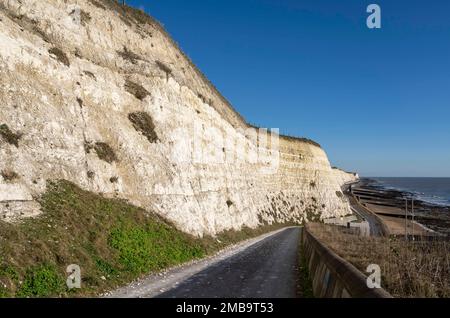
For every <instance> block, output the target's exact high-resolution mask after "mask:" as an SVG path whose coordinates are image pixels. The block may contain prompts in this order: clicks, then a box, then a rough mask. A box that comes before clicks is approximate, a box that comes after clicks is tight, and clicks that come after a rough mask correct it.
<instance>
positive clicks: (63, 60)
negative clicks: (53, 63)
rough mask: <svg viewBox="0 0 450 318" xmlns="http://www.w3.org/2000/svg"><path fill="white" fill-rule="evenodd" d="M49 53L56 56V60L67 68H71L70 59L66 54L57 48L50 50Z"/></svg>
mask: <svg viewBox="0 0 450 318" xmlns="http://www.w3.org/2000/svg"><path fill="white" fill-rule="evenodd" d="M48 53H50V54H53V55H54V56H56V59H57V60H58V61H60V62H61V63H63V64H64V65H65V66H67V67H68V66H70V61H69V58H68V57H67V55H66V53H64V52H63V51H62V50H61V49H58V48H57V47H54V48H51V49H50V50H48Z"/></svg>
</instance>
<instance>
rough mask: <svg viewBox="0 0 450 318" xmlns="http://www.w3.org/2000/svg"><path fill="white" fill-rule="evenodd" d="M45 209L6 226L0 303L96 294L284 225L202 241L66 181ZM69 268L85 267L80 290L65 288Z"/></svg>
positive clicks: (1, 240) (53, 190) (52, 186)
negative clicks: (0, 299)
mask: <svg viewBox="0 0 450 318" xmlns="http://www.w3.org/2000/svg"><path fill="white" fill-rule="evenodd" d="M40 203H41V206H42V212H43V213H42V214H41V215H40V216H39V217H37V218H34V219H26V220H24V221H22V222H21V223H17V224H10V223H5V222H3V221H0V286H1V287H0V297H11V296H16V297H67V296H76V297H84V296H93V295H98V294H100V293H102V292H105V291H108V290H112V289H114V288H117V287H119V286H123V285H125V284H127V283H129V282H131V281H133V280H135V279H137V278H140V277H142V276H143V275H146V274H149V273H153V272H157V271H159V270H161V269H164V268H167V267H169V266H172V265H177V264H180V263H183V262H186V261H189V260H192V259H196V258H201V257H204V256H206V255H208V254H212V253H214V252H216V251H218V250H220V249H222V248H224V247H226V246H227V245H229V244H232V243H235V242H238V241H242V240H244V239H248V238H250V237H254V236H257V235H260V234H263V233H265V232H267V231H271V230H275V229H277V228H280V227H281V226H283V225H271V226H263V227H260V228H258V229H248V228H245V229H243V230H241V231H238V232H237V231H227V232H224V233H222V234H221V235H219V236H218V237H217V238H212V237H205V238H202V239H200V238H196V237H193V236H191V235H188V234H186V233H183V232H181V231H179V230H177V229H176V228H175V227H174V226H173V225H172V224H170V223H169V222H167V221H165V220H164V219H162V218H161V217H159V216H157V215H156V214H153V213H151V212H148V211H145V210H143V209H140V208H137V207H135V206H132V205H130V204H128V203H127V202H125V201H123V200H116V199H107V198H104V197H102V196H100V195H97V194H94V193H91V192H87V191H83V190H81V189H80V188H78V187H77V186H75V185H74V184H72V183H70V182H67V181H58V182H49V183H48V185H47V192H46V193H45V194H44V195H43V196H42V197H41V199H40ZM70 264H78V265H79V266H80V267H81V275H82V288H81V289H75V290H71V291H69V290H67V288H66V286H65V278H66V277H67V274H66V272H65V270H66V268H67V266H68V265H70ZM5 286H6V287H5Z"/></svg>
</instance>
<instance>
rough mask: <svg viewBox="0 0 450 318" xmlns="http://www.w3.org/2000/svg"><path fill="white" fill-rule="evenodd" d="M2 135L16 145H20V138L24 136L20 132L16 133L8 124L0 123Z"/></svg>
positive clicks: (0, 134) (0, 135)
mask: <svg viewBox="0 0 450 318" xmlns="http://www.w3.org/2000/svg"><path fill="white" fill-rule="evenodd" d="M0 137H2V139H3V140H5V141H6V142H7V143H9V144H10V145H14V146H16V147H19V140H20V138H21V137H22V135H21V134H19V133H14V132H12V131H11V129H9V127H8V125H6V124H2V125H0Z"/></svg>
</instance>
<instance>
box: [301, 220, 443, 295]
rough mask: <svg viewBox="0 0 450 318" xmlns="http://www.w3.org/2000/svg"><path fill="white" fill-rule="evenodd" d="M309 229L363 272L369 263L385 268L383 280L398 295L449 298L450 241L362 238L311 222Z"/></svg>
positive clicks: (383, 283) (333, 227)
mask: <svg viewBox="0 0 450 318" xmlns="http://www.w3.org/2000/svg"><path fill="white" fill-rule="evenodd" d="M308 229H309V230H310V231H311V232H312V233H313V234H314V236H316V237H317V238H318V239H319V240H320V241H321V242H323V243H324V244H326V245H327V246H328V247H330V248H331V249H332V250H333V251H334V252H336V253H337V254H338V255H339V256H341V257H343V258H344V259H346V260H347V261H349V262H350V263H352V264H353V265H354V266H355V267H357V268H358V269H359V270H360V271H361V272H363V273H365V272H366V268H367V266H368V265H369V264H378V265H379V266H380V268H381V273H382V277H381V283H382V286H383V288H385V289H386V290H387V291H388V292H389V293H391V295H393V296H394V297H449V296H450V267H449V262H450V243H449V242H447V241H417V242H410V241H404V240H398V239H395V238H387V237H362V236H358V235H354V234H351V233H349V232H347V230H346V229H345V228H340V227H336V226H330V225H324V224H313V223H310V224H308Z"/></svg>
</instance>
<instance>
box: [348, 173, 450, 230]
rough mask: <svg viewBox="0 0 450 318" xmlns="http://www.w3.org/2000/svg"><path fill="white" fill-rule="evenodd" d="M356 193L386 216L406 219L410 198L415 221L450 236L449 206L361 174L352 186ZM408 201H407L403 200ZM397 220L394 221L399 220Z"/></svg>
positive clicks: (376, 211)
mask: <svg viewBox="0 0 450 318" xmlns="http://www.w3.org/2000/svg"><path fill="white" fill-rule="evenodd" d="M353 191H354V194H355V196H357V197H358V198H359V199H360V201H361V202H362V203H363V204H364V205H366V206H367V207H368V208H370V209H371V210H373V211H374V212H375V213H376V214H378V215H380V216H382V217H383V218H385V219H387V220H391V221H392V220H395V219H396V218H397V219H403V220H404V219H405V209H406V205H408V214H407V217H408V219H409V220H411V219H412V213H411V211H412V199H414V205H413V207H414V221H415V222H416V223H418V225H422V226H424V227H425V228H427V229H430V230H432V231H434V232H436V234H438V235H439V234H441V235H445V236H447V237H450V206H442V205H437V204H433V203H430V202H425V201H423V200H420V199H417V197H416V194H415V193H412V192H408V191H400V190H394V189H387V188H385V187H384V186H383V185H381V184H380V183H378V182H377V181H376V180H373V179H368V178H363V179H361V180H360V182H359V183H358V184H356V185H355V186H354V187H353ZM406 202H408V203H406ZM400 222H403V221H400V220H397V222H396V223H398V224H400Z"/></svg>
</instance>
